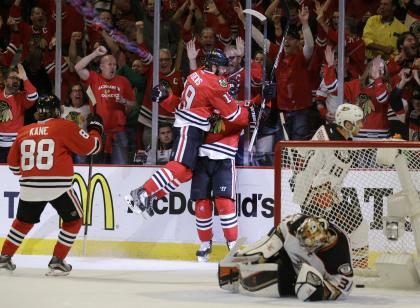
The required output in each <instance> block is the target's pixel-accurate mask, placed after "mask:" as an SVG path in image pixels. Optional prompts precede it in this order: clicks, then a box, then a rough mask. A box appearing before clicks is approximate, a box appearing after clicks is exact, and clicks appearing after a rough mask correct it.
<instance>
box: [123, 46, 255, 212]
mask: <svg viewBox="0 0 420 308" xmlns="http://www.w3.org/2000/svg"><path fill="white" fill-rule="evenodd" d="M227 64H228V59H227V57H226V55H225V54H224V53H223V52H222V51H221V50H219V49H214V50H213V51H212V52H210V53H208V54H207V57H206V66H205V67H204V68H203V69H199V70H197V71H196V72H194V73H192V74H190V75H189V76H188V78H187V80H186V82H185V87H184V91H183V93H182V97H181V100H180V103H179V105H178V107H177V108H176V110H175V123H174V127H175V129H176V131H177V137H176V139H175V141H174V145H173V149H172V153H171V161H169V162H168V163H167V164H166V165H165V166H164V167H163V168H161V169H159V170H158V171H156V172H155V173H154V174H153V175H152V177H151V178H150V179H149V180H147V181H146V182H145V183H144V185H142V186H141V187H139V188H136V189H134V190H132V191H131V192H130V194H129V195H127V196H126V197H125V200H126V202H127V204H128V206H129V207H130V208H131V209H132V210H133V212H135V213H137V214H141V213H144V212H147V213H149V215H152V214H153V211H152V210H151V200H152V198H153V197H154V194H156V193H157V192H165V191H167V188H168V187H171V185H172V183H176V185H179V184H180V183H184V182H187V181H189V180H190V179H191V177H192V170H194V168H195V166H196V162H197V157H198V151H199V147H200V146H201V145H202V144H203V142H204V137H205V133H206V132H208V131H209V130H210V126H211V125H210V122H209V117H210V116H211V115H212V114H213V113H214V112H217V113H219V114H220V116H222V117H223V118H225V119H226V120H227V121H229V122H232V123H235V124H238V125H242V126H245V125H247V124H248V117H249V113H248V110H247V108H243V107H241V106H240V105H239V104H237V103H236V101H235V100H234V99H233V98H232V96H231V95H230V94H229V92H228V90H229V86H228V83H227V81H226V79H225V78H224V75H225V74H226V66H227ZM167 95H168V93H164V91H163V92H162V96H161V97H160V98H159V101H163V100H164V99H165V98H166V97H167ZM164 108H165V107H164Z"/></svg>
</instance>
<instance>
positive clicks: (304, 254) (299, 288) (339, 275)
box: [218, 214, 353, 301]
mask: <svg viewBox="0 0 420 308" xmlns="http://www.w3.org/2000/svg"><path fill="white" fill-rule="evenodd" d="M218 277H219V285H220V287H221V288H222V289H225V290H229V291H233V292H239V293H241V294H247V295H259V296H270V297H273V296H274V297H277V296H280V297H285V296H293V295H296V296H297V297H298V298H299V299H300V300H302V301H320V300H336V299H338V298H340V297H345V296H348V295H349V293H350V291H351V289H352V287H353V268H352V265H351V252H350V245H349V240H348V238H347V236H346V234H345V233H344V232H343V231H341V229H339V228H338V227H336V226H335V225H333V224H332V223H329V222H328V221H327V220H325V219H323V218H317V217H315V216H308V215H304V214H295V215H292V216H288V217H286V218H285V219H284V220H283V221H282V222H281V223H280V224H279V225H278V226H277V227H275V228H273V229H272V230H271V231H270V232H269V233H268V235H266V236H264V237H263V238H262V239H260V240H259V241H257V242H255V243H253V244H250V245H248V246H246V247H245V248H244V249H242V250H239V251H237V252H235V253H234V254H232V253H231V254H229V255H228V256H227V257H226V258H225V259H223V260H222V261H221V262H220V263H219V275H218Z"/></svg>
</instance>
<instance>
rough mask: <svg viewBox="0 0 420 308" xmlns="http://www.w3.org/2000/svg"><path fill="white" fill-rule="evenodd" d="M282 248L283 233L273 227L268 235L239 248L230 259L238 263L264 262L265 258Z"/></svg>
mask: <svg viewBox="0 0 420 308" xmlns="http://www.w3.org/2000/svg"><path fill="white" fill-rule="evenodd" d="M282 248H283V235H282V234H281V231H280V229H277V228H273V229H272V230H271V231H270V232H269V233H268V235H266V236H264V237H262V238H261V239H260V240H258V241H257V242H255V243H252V244H249V245H248V246H246V247H245V248H243V249H241V250H239V251H238V252H237V253H236V254H235V256H234V257H233V260H232V261H233V262H238V263H247V262H248V263H249V262H251V263H253V262H257V261H258V262H259V263H261V262H265V261H266V260H268V259H270V258H272V257H275V256H276V255H277V254H278V252H279V251H280V249H282Z"/></svg>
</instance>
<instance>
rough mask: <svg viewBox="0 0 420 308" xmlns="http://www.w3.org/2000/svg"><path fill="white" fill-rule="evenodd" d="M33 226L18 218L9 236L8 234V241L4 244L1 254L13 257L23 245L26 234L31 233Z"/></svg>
mask: <svg viewBox="0 0 420 308" xmlns="http://www.w3.org/2000/svg"><path fill="white" fill-rule="evenodd" d="M33 226H34V225H33V224H28V223H26V222H22V221H20V220H19V219H17V218H16V219H15V220H14V221H13V223H12V226H11V227H10V231H9V234H7V237H6V240H5V241H4V243H3V248H2V249H1V254H2V255H7V256H10V257H12V256H13V255H14V254H15V252H16V250H18V248H19V246H20V245H21V244H22V242H23V240H24V238H25V236H26V234H28V232H29V231H31V229H32V227H33Z"/></svg>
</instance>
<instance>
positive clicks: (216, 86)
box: [174, 69, 248, 131]
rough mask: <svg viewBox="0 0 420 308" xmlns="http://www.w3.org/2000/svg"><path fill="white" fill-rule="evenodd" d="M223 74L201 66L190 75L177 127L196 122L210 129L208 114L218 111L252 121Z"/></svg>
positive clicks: (240, 120)
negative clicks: (230, 89) (203, 68)
mask: <svg viewBox="0 0 420 308" xmlns="http://www.w3.org/2000/svg"><path fill="white" fill-rule="evenodd" d="M228 90H229V84H228V82H227V80H226V79H225V78H223V77H220V76H217V75H216V74H214V73H211V72H208V71H206V70H201V69H199V70H197V71H195V72H194V73H192V74H190V75H189V76H188V77H187V80H186V82H185V87H184V91H183V92H182V96H181V100H180V103H179V105H178V107H177V109H176V111H175V123H174V126H175V127H183V126H195V127H198V128H200V129H202V130H204V131H209V130H210V122H209V120H208V118H209V117H210V116H211V115H212V114H213V113H214V112H215V111H216V112H218V113H219V114H220V115H221V116H222V117H223V118H225V119H226V120H227V121H229V122H235V123H236V124H239V125H242V124H244V123H248V112H246V111H245V110H246V109H244V108H241V107H240V106H239V104H238V103H237V102H236V101H235V99H234V98H233V97H232V96H231V95H230V94H229V93H228Z"/></svg>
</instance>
